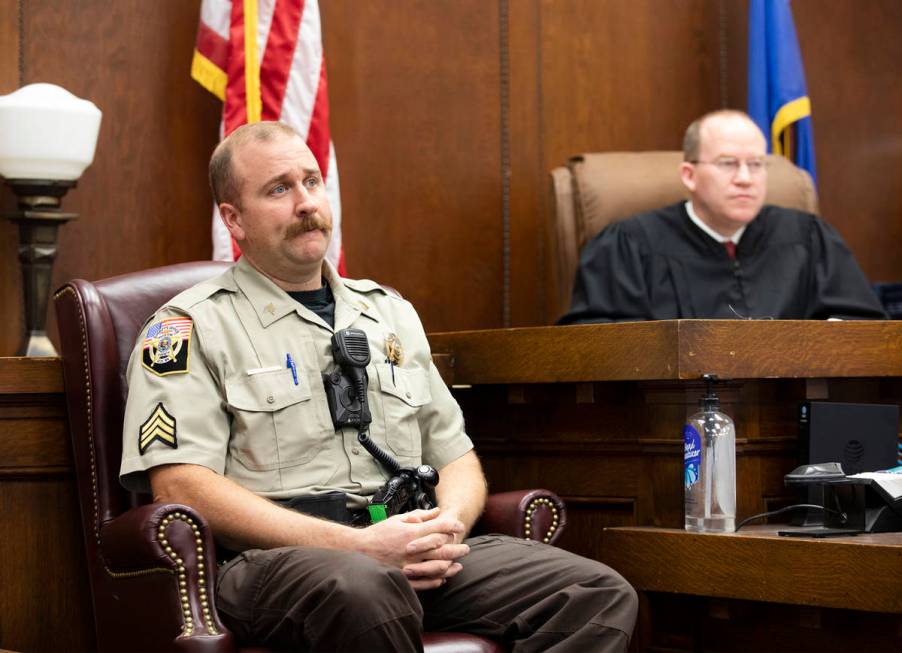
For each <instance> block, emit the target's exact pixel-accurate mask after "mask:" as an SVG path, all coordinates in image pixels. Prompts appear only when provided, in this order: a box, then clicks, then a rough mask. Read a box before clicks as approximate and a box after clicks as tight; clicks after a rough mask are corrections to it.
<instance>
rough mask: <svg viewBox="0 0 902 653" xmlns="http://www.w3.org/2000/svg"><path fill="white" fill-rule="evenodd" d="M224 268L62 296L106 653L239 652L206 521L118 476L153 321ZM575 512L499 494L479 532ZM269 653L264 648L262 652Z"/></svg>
mask: <svg viewBox="0 0 902 653" xmlns="http://www.w3.org/2000/svg"><path fill="white" fill-rule="evenodd" d="M226 267H227V266H226V265H225V264H222V263H215V262H204V263H184V264H180V265H172V266H168V267H163V268H158V269H154V270H148V271H145V272H137V273H134V274H128V275H124V276H119V277H114V278H111V279H107V280H104V281H98V282H96V283H91V282H88V281H82V280H75V281H72V282H70V283H68V284H66V285H65V286H63V287H62V288H61V289H60V290H59V291H57V292H56V294H55V296H54V301H55V306H56V311H57V316H58V322H59V331H60V340H61V349H62V356H63V366H64V373H65V383H66V394H67V403H68V410H69V424H70V428H71V435H72V445H73V450H74V458H75V465H76V479H77V485H78V492H79V502H80V506H81V514H82V523H83V526H84V537H85V549H86V553H87V559H88V571H89V574H90V585H91V591H92V595H93V603H94V623H95V628H96V634H97V645H98V648H99V650H101V651H126V650H127V651H176V650H177V651H205V652H214V651H217V652H219V651H221V652H231V651H236V650H237V648H236V642H235V641H234V639H233V637H232V635H231V633H229V632H228V631H227V630H226V629H225V628H224V627H223V625H222V623H221V622H220V620H219V618H218V616H217V613H216V602H215V595H214V591H213V588H214V586H215V581H216V564H215V562H214V561H215V548H214V543H213V538H212V534H211V531H210V529H209V527H208V526H207V523H206V522H205V521H204V518H203V516H202V515H200V514H198V512H197V511H195V510H193V509H192V508H190V507H188V506H184V505H177V504H162V503H151V502H150V501H151V497H149V496H143V495H135V494H132V493H129V492H127V491H126V490H125V489H123V488H122V486H121V485H120V484H119V481H118V474H119V461H120V456H121V453H122V420H123V407H124V399H125V394H126V383H125V368H126V364H127V362H128V357H129V355H130V353H131V350H132V347H133V344H134V342H135V338H136V337H137V334H138V331H139V329H140V328H141V326H142V325H143V323H144V321H145V320H146V319H147V317H149V316H150V315H151V314H152V313H153V311H154V310H155V309H156V308H157V307H159V306H160V305H162V304H163V303H164V302H165V301H166V300H168V299H169V298H171V297H173V296H174V295H176V294H177V293H178V292H180V291H181V290H183V289H185V288H187V287H189V286H191V285H193V284H195V283H197V282H199V281H202V280H204V279H208V278H210V277H212V276H215V275H216V274H218V273H220V272H221V271H222V270H224V269H225V268H226ZM564 523H565V513H564V505H563V503H562V502H561V500H560V499H559V498H558V497H557V496H555V495H554V494H553V493H550V492H547V491H544V490H532V491H525V492H508V493H504V494H496V495H493V496H491V497H490V499H489V503H488V506H487V509H486V511H485V515H484V517H483V519H482V520H481V522H480V524H479V525H478V527H477V531H475V532H502V533H508V534H511V535H516V536H519V537H528V538H532V539H537V540H543V541H545V542H549V543H553V542H554V541H556V540H557V538H558V537H559V535H560V532H561V529H562V528H563V526H564ZM424 644H425V645H426V650H427V651H430V652H431V653H452V652H454V653H468V652H473V653H477V652H501V651H503V650H504V649H503V648H502V647H501V646H500V645H498V644H497V643H495V642H491V641H489V640H486V639H484V638H481V637H476V636H473V635H466V634H460V633H427V634H426V636H425V637H424ZM254 650H256V651H259V650H261V649H259V648H257V649H254Z"/></svg>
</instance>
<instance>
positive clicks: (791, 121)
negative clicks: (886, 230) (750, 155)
mask: <svg viewBox="0 0 902 653" xmlns="http://www.w3.org/2000/svg"><path fill="white" fill-rule="evenodd" d="M748 92H749V98H748V101H749V115H750V116H751V117H752V120H754V121H755V122H756V123H757V124H758V126H759V127H760V128H761V131H763V132H764V135H765V137H766V138H767V142H768V149H769V151H771V152H773V153H774V154H780V155H783V156H785V157H786V158H787V159H789V160H790V161H792V162H793V163H795V164H796V165H797V166H799V167H800V168H804V169H805V170H807V171H808V172H809V174H810V175H811V177H812V179H814V180H815V182H816V181H817V177H816V175H815V161H814V133H813V131H812V128H811V100H810V99H809V97H808V91H807V87H806V84H805V71H804V68H803V66H802V53H801V51H800V49H799V42H798V39H797V38H796V29H795V23H794V22H793V19H792V7H791V6H790V3H789V0H749V77H748Z"/></svg>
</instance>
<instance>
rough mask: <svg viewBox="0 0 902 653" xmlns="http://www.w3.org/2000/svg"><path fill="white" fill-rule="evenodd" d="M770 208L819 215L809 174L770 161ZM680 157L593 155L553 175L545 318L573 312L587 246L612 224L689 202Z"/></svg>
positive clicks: (578, 158) (669, 154)
mask: <svg viewBox="0 0 902 653" xmlns="http://www.w3.org/2000/svg"><path fill="white" fill-rule="evenodd" d="M768 159H769V160H770V165H769V167H768V173H767V199H766V200H765V201H766V203H768V204H777V205H779V206H786V207H789V208H793V209H800V210H802V211H808V212H809V213H817V193H816V191H815V189H814V183H813V182H812V181H811V177H810V176H809V175H808V173H807V172H805V171H804V170H802V169H801V168H797V167H796V166H795V165H793V164H792V163H791V162H789V161H787V160H786V159H784V158H783V157H780V156H769V157H768ZM682 160H683V153H682V152H593V153H590V154H580V155H578V156H574V157H572V158H571V159H570V160H569V161H568V162H567V164H566V165H565V166H561V167H558V168H555V169H554V170H552V171H551V193H550V195H549V197H550V200H551V201H550V204H551V206H549V208H548V211H547V215H548V221H547V228H546V237H547V239H548V244H549V246H548V249H547V251H548V257H549V258H550V260H549V261H548V264H547V269H548V271H549V275H548V276H549V280H548V286H547V289H546V290H547V294H548V298H549V299H548V303H547V307H546V319H547V321H548V322H549V323H554V322H556V321H557V319H558V318H559V317H561V316H562V315H563V314H564V313H566V312H567V310H568V309H569V308H570V295H571V293H572V291H573V281H574V278H575V276H576V269H577V266H578V263H579V254H580V251H581V250H582V248H583V246H584V245H585V244H586V243H587V242H589V241H590V240H591V239H592V238H594V237H595V236H596V235H597V234H598V233H599V232H600V231H601V230H602V229H604V228H605V227H606V226H607V225H609V224H610V223H612V222H616V221H618V220H622V219H624V218H628V217H630V216H632V215H636V214H637V213H642V212H644V211H651V210H653V209H656V208H659V207H662V206H667V205H668V204H674V203H676V202H679V201H680V200H683V199H688V197H689V196H688V194H687V192H686V188H685V187H684V186H683V183H682V182H681V181H680V174H679V165H680V162H681V161H682Z"/></svg>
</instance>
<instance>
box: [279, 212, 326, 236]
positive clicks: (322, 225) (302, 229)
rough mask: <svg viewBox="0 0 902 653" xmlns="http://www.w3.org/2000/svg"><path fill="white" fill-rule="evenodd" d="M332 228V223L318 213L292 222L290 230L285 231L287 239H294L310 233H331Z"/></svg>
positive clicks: (309, 214)
mask: <svg viewBox="0 0 902 653" xmlns="http://www.w3.org/2000/svg"><path fill="white" fill-rule="evenodd" d="M331 228H332V222H331V221H329V220H325V219H324V218H323V217H322V216H320V215H319V214H318V213H308V214H307V215H304V216H302V217H301V219H300V220H299V221H298V222H292V223H291V224H290V225H289V226H288V229H286V230H285V237H286V238H294V237H295V236H300V235H301V234H304V233H307V232H308V231H329V230H330V229H331Z"/></svg>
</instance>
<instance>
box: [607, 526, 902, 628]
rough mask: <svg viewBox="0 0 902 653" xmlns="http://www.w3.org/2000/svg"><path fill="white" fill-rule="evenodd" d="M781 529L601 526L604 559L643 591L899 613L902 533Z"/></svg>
mask: <svg viewBox="0 0 902 653" xmlns="http://www.w3.org/2000/svg"><path fill="white" fill-rule="evenodd" d="M782 528H783V527H776V526H771V527H758V529H752V530H751V531H750V532H749V533H747V534H746V533H744V532H740V533H732V534H731V533H725V534H713V533H692V532H687V531H683V530H681V529H667V528H652V527H614V528H605V529H604V530H603V533H602V549H601V550H602V561H603V562H605V563H606V564H608V565H610V566H611V567H613V568H614V569H616V570H617V571H619V572H620V573H621V574H623V575H624V577H626V578H627V580H629V581H630V582H631V583H632V584H633V585H634V587H635V588H636V589H637V590H640V591H651V592H669V593H677V594H693V595H697V596H711V597H719V598H729V599H742V600H753V601H766V602H773V603H789V604H797V605H812V606H818V607H825V608H841V609H851V610H863V611H869V612H884V613H897V614H899V613H902V592H900V591H899V586H900V583H902V534H900V533H884V534H876V535H868V536H858V537H846V538H835V539H834V538H829V539H820V540H813V539H800V538H786V537H780V536H777V535H776V531H777V530H778V529H782ZM764 529H769V530H768V531H766V532H765V530H764ZM859 538H862V539H859ZM881 540H885V542H881Z"/></svg>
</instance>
